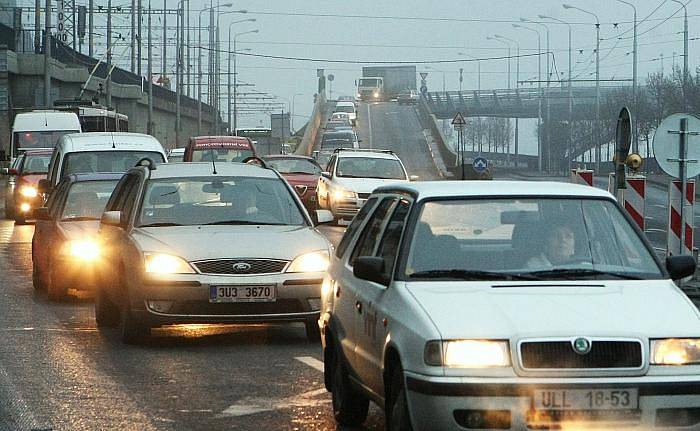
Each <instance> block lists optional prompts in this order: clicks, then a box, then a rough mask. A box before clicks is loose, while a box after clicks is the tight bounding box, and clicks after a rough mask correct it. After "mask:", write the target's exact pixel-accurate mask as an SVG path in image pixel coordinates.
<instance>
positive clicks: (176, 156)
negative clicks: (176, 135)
mask: <svg viewBox="0 0 700 431" xmlns="http://www.w3.org/2000/svg"><path fill="white" fill-rule="evenodd" d="M184 157H185V148H173V149H172V150H170V152H168V163H177V162H181V161H182V159H183V158H184Z"/></svg>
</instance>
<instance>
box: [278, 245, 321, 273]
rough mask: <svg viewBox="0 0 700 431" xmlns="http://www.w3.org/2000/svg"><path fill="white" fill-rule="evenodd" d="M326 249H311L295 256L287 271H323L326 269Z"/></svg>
mask: <svg viewBox="0 0 700 431" xmlns="http://www.w3.org/2000/svg"><path fill="white" fill-rule="evenodd" d="M329 263H330V257H329V255H328V250H319V251H313V252H311V253H306V254H302V255H301V256H297V257H296V259H294V260H293V261H292V263H291V265H289V268H287V272H323V271H325V270H326V269H328V264H329Z"/></svg>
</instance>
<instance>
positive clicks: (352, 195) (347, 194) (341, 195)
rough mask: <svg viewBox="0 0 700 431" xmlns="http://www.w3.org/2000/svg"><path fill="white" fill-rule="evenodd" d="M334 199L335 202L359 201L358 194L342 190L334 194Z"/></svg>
mask: <svg viewBox="0 0 700 431" xmlns="http://www.w3.org/2000/svg"><path fill="white" fill-rule="evenodd" d="M333 198H334V199H335V200H341V199H357V193H355V192H353V191H351V190H342V189H338V190H335V191H334V192H333Z"/></svg>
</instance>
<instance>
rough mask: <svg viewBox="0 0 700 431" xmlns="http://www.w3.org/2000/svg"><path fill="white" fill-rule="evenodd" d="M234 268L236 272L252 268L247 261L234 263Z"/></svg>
mask: <svg viewBox="0 0 700 431" xmlns="http://www.w3.org/2000/svg"><path fill="white" fill-rule="evenodd" d="M232 268H233V270H234V271H236V272H244V271H248V270H249V269H250V268H251V266H250V264H249V263H247V262H237V263H234V264H233V266H232Z"/></svg>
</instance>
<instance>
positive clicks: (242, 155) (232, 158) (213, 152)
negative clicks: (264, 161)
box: [192, 147, 255, 163]
mask: <svg viewBox="0 0 700 431" xmlns="http://www.w3.org/2000/svg"><path fill="white" fill-rule="evenodd" d="M254 155H255V153H253V150H251V149H250V148H247V149H246V148H226V147H223V148H222V147H219V148H195V149H194V151H192V161H193V162H211V161H215V162H224V163H225V162H242V161H243V160H245V159H247V158H248V157H252V156H254Z"/></svg>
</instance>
